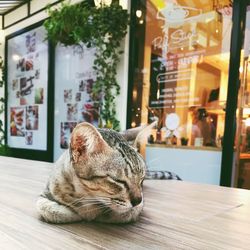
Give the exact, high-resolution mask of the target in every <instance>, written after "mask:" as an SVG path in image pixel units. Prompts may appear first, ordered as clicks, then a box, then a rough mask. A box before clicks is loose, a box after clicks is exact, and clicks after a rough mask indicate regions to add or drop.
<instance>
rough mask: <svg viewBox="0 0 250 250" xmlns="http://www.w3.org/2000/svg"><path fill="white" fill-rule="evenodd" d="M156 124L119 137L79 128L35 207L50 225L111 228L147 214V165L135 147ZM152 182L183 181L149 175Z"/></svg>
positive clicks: (105, 131) (85, 125)
mask: <svg viewBox="0 0 250 250" xmlns="http://www.w3.org/2000/svg"><path fill="white" fill-rule="evenodd" d="M156 123H157V121H156V122H154V123H152V124H151V125H149V126H147V127H144V128H143V129H141V128H135V129H132V130H127V131H125V132H123V133H118V132H115V131H113V130H108V129H96V128H95V127H94V126H92V125H91V124H89V123H80V124H78V125H77V126H76V127H75V129H74V130H73V132H72V135H71V141H70V148H69V149H68V150H67V151H65V152H64V154H63V155H62V156H61V157H60V158H59V160H58V161H57V162H56V164H55V168H54V171H53V173H52V175H51V177H50V179H49V181H48V184H47V187H46V189H45V191H44V192H43V193H42V194H41V195H40V197H39V199H38V201H37V209H38V213H39V214H40V216H41V217H42V218H43V219H44V220H45V221H47V222H51V223H67V222H75V221H80V220H86V221H91V220H96V221H101V222H109V223H127V222H131V221H135V220H136V219H137V218H138V216H139V214H140V212H141V211H142V208H143V193H142V183H143V180H144V178H145V175H146V167H145V162H144V160H143V158H142V156H141V155H140V154H139V153H137V150H136V148H135V147H133V146H131V145H130V144H129V143H128V141H127V140H129V141H131V140H133V141H134V143H135V144H138V141H139V140H140V139H141V137H143V136H144V134H147V131H150V130H151V128H152V127H153V126H154V125H155V124H156ZM147 177H148V178H150V179H152V178H154V179H179V177H178V176H176V175H174V174H172V173H170V172H166V171H165V172H159V171H155V172H154V171H151V172H147Z"/></svg>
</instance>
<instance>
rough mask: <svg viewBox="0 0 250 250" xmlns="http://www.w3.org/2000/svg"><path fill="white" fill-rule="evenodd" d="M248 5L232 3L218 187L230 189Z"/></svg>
mask: <svg viewBox="0 0 250 250" xmlns="http://www.w3.org/2000/svg"><path fill="white" fill-rule="evenodd" d="M249 4H250V1H249V0H244V1H242V0H234V1H233V18H232V21H233V27H232V35H231V47H230V61H229V77H228V92H227V103H226V117H225V130H224V137H223V138H224V139H223V148H222V161H221V177H220V185H221V186H227V187H230V186H232V184H233V180H232V177H233V176H232V175H233V165H234V160H235V159H234V154H235V150H234V144H235V143H234V142H235V133H236V110H237V103H238V92H239V88H240V78H239V77H240V75H239V68H240V55H241V49H242V47H243V41H244V31H245V21H246V20H245V19H246V7H247V5H249Z"/></svg>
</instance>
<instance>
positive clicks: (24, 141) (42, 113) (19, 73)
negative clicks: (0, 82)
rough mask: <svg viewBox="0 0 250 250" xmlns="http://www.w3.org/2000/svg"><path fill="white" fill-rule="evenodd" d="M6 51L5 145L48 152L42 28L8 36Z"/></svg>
mask: <svg viewBox="0 0 250 250" xmlns="http://www.w3.org/2000/svg"><path fill="white" fill-rule="evenodd" d="M27 30H28V29H27ZM6 50H7V58H6V64H7V86H8V87H7V92H8V100H7V106H8V107H7V118H8V119H7V127H8V129H7V130H8V131H7V143H8V146H9V147H11V148H23V149H32V150H47V122H46V121H47V108H48V104H47V102H48V99H47V97H48V42H47V41H46V31H45V29H44V27H43V26H39V27H37V28H33V29H31V30H28V31H26V32H23V33H20V32H18V33H16V34H12V35H10V36H8V37H7V38H6Z"/></svg>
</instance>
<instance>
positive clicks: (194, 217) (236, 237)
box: [0, 157, 250, 250]
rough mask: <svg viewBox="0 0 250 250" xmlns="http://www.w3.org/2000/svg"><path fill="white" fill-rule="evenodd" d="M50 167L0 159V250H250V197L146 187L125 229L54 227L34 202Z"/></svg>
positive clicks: (175, 186)
mask: <svg viewBox="0 0 250 250" xmlns="http://www.w3.org/2000/svg"><path fill="white" fill-rule="evenodd" d="M52 168H53V164H51V163H45V162H37V161H28V160H21V159H15V158H7V157H0V249H1V250H5V249H6V250H15V249H17V250H22V249H32V250H42V249H46V250H47V249H58V250H59V249H60V250H62V249H65V250H71V249H74V250H77V249H136V250H140V249H157V250H158V249H202V250H206V249H207V250H211V249H226V250H231V249H250V191H249V190H241V189H234V188H225V187H219V186H213V185H205V184H194V183H189V182H184V181H170V180H162V181H159V180H152V181H145V185H144V196H145V207H144V210H143V213H142V215H141V217H140V219H139V221H138V222H136V223H133V224H126V225H112V224H101V223H89V222H88V223H86V222H81V223H73V224H64V225H53V224H47V223H45V222H42V221H40V220H39V219H38V215H37V213H36V209H35V202H36V198H37V196H38V195H39V193H40V192H41V191H42V190H43V188H44V186H45V184H46V180H47V178H48V175H49V173H50V171H51V169H52Z"/></svg>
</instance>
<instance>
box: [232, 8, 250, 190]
mask: <svg viewBox="0 0 250 250" xmlns="http://www.w3.org/2000/svg"><path fill="white" fill-rule="evenodd" d="M249 56H250V6H247V9H246V24H245V40H244V47H243V50H242V51H241V57H242V59H241V67H240V78H241V86H240V90H239V97H238V112H237V132H236V138H235V144H236V157H235V162H234V165H235V169H236V171H235V178H234V185H235V186H237V187H240V188H247V189H250V58H249Z"/></svg>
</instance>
